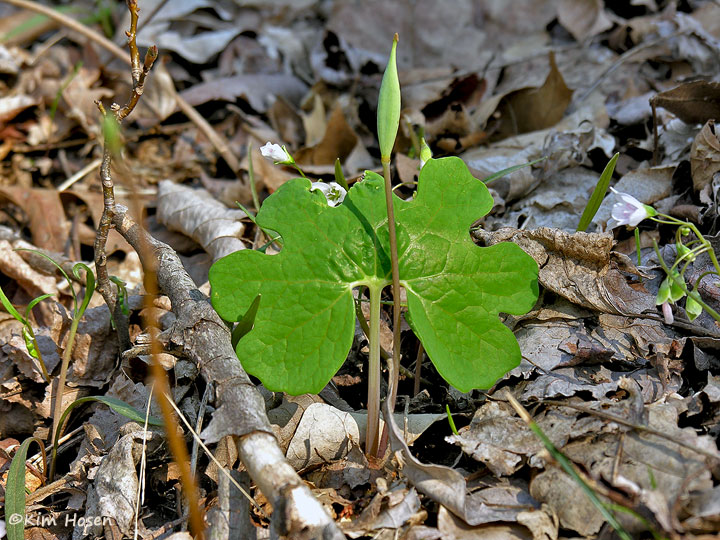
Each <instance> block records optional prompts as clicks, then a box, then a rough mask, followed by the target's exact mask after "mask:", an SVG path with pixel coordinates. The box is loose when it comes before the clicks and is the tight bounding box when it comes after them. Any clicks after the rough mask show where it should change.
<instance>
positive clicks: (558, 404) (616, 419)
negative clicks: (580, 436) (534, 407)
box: [540, 399, 720, 461]
mask: <svg viewBox="0 0 720 540" xmlns="http://www.w3.org/2000/svg"><path fill="white" fill-rule="evenodd" d="M540 403H544V404H545V405H554V406H556V407H568V408H570V409H575V410H576V411H580V412H584V413H587V414H593V415H595V416H599V417H600V418H605V419H606V420H610V421H612V422H615V423H617V424H620V425H623V426H626V427H629V428H632V429H634V430H637V431H644V432H645V433H648V434H649V435H655V436H656V437H660V438H662V439H665V440H666V441H670V442H672V443H675V444H677V445H678V446H682V447H683V448H687V449H688V450H692V451H693V452H696V453H698V454H701V455H703V456H705V457H709V458H710V459H714V460H715V461H720V456H718V455H717V454H713V453H712V452H708V451H707V450H705V449H703V448H698V447H697V446H693V445H692V444H689V443H686V442H685V441H681V440H680V439H678V438H677V437H673V436H672V435H668V434H667V433H663V432H662V431H658V430H657V429H653V428H651V427H649V426H644V425H642V424H635V423H634V422H630V421H629V420H626V419H624V418H623V417H621V416H617V415H614V414H612V413H608V412H605V411H598V410H596V409H592V408H590V407H585V406H583V405H575V404H574V403H564V402H562V401H554V400H551V399H544V400H542V401H540Z"/></svg>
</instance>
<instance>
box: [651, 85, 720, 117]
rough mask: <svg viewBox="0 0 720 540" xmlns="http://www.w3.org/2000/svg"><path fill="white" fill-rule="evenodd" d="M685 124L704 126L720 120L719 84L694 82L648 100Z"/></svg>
mask: <svg viewBox="0 0 720 540" xmlns="http://www.w3.org/2000/svg"><path fill="white" fill-rule="evenodd" d="M650 102H651V103H654V104H655V106H657V107H662V108H663V109H667V110H668V111H670V112H671V113H673V114H674V115H675V116H677V117H678V118H680V120H682V121H683V122H685V123H686V124H704V123H705V122H707V121H708V120H710V119H718V118H720V83H718V82H707V81H694V82H689V83H684V84H681V85H680V86H677V87H675V88H673V89H672V90H667V91H665V92H660V93H659V94H658V95H657V96H655V97H654V98H652V99H651V100H650Z"/></svg>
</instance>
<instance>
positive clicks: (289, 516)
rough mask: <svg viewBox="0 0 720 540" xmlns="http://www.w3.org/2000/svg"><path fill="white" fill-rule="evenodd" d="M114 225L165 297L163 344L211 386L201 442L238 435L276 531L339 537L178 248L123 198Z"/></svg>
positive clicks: (306, 536) (242, 454) (338, 532)
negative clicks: (168, 315)
mask: <svg viewBox="0 0 720 540" xmlns="http://www.w3.org/2000/svg"><path fill="white" fill-rule="evenodd" d="M113 224H114V225H115V229H116V230H117V231H118V232H119V233H120V234H121V235H122V236H123V238H125V240H127V242H128V243H129V244H130V245H131V246H132V247H133V248H134V249H135V250H136V251H138V255H139V256H140V261H141V263H142V266H143V268H145V269H153V271H154V272H155V273H156V275H157V278H158V285H159V287H160V290H161V291H162V292H163V293H165V294H167V295H168V297H169V298H170V302H171V304H172V307H173V312H174V313H175V315H176V316H177V321H176V323H175V325H174V326H173V328H172V330H171V333H170V335H169V345H168V346H169V347H173V348H176V349H177V352H178V353H180V354H182V355H183V356H185V357H186V358H188V359H190V360H192V361H193V362H195V364H196V365H197V366H198V368H199V369H200V373H201V375H202V376H203V378H204V379H205V380H206V381H207V382H212V383H213V384H214V385H215V388H216V399H215V402H216V406H217V410H216V411H215V413H214V414H213V418H212V421H211V422H210V424H209V425H208V426H207V427H206V428H205V430H204V431H203V433H202V436H203V439H204V440H205V442H206V443H208V444H210V443H213V442H217V441H219V440H220V439H222V438H223V437H224V436H226V435H233V436H235V437H236V443H237V447H238V450H239V452H240V458H241V459H242V462H243V463H244V464H245V466H246V467H247V469H248V472H249V473H250V476H251V477H252V479H253V480H254V481H255V483H256V484H257V485H258V487H259V488H260V490H261V491H262V492H263V494H264V495H265V497H266V498H267V499H268V500H269V501H270V502H271V503H272V505H273V508H274V509H275V510H274V512H273V526H274V527H275V528H276V529H277V530H278V531H280V532H281V534H284V535H285V536H288V537H289V538H330V539H340V538H344V536H343V534H342V533H341V532H340V531H339V530H338V528H337V526H336V525H335V522H334V521H333V520H332V519H331V518H330V516H329V515H328V514H327V513H326V512H325V511H324V509H323V508H322V505H320V503H318V502H317V500H315V499H314V497H313V496H312V494H311V493H310V490H309V489H308V488H307V486H306V485H305V483H304V482H303V480H302V479H301V478H300V477H299V476H298V475H297V473H296V472H295V470H294V469H293V468H292V467H291V466H290V464H289V463H288V462H287V460H286V459H285V456H284V455H283V453H282V451H281V450H280V447H279V446H278V444H277V440H276V439H275V436H274V435H273V432H272V428H271V427H270V423H269V421H268V419H267V416H266V414H265V403H264V401H263V399H262V397H261V396H260V394H259V393H258V391H257V389H256V388H255V386H254V385H253V383H252V382H251V381H250V379H249V377H248V376H247V374H246V373H245V371H244V370H243V369H242V366H241V364H240V362H238V360H237V356H236V355H235V351H234V350H233V347H232V344H231V341H230V330H229V329H228V328H227V326H226V325H225V324H224V323H223V321H222V320H221V319H220V317H219V316H218V314H217V313H216V312H215V311H214V310H213V309H212V307H211V306H210V303H209V302H208V299H207V297H206V296H205V295H204V294H203V293H202V292H200V291H199V290H198V289H197V288H196V286H195V283H194V282H193V281H192V279H191V278H190V276H189V275H188V274H187V272H186V271H185V269H184V268H183V265H182V262H181V261H180V259H179V257H178V256H177V253H175V251H174V250H173V249H172V248H171V247H170V246H168V245H166V244H164V243H162V242H159V241H158V240H156V239H154V238H153V237H152V236H150V235H149V234H148V233H147V232H146V231H145V230H144V229H143V228H141V227H140V226H139V225H137V224H136V223H135V222H134V221H133V220H132V219H131V218H130V217H129V216H128V215H127V208H125V207H124V206H122V205H117V206H116V207H115V212H114V213H113ZM143 246H147V248H144V247H143ZM146 271H147V270H146Z"/></svg>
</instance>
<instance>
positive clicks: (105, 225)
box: [95, 0, 158, 350]
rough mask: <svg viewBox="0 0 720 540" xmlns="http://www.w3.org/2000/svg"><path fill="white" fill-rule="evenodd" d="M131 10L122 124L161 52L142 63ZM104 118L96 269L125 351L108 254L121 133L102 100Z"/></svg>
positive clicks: (116, 109) (132, 5)
mask: <svg viewBox="0 0 720 540" xmlns="http://www.w3.org/2000/svg"><path fill="white" fill-rule="evenodd" d="M127 4H128V9H129V10H130V30H129V31H127V32H125V34H126V35H127V37H128V47H129V49H130V67H131V73H132V92H131V94H130V99H129V100H128V102H127V104H126V105H125V106H124V107H122V108H120V106H119V105H117V104H114V103H113V105H112V107H111V109H112V111H113V113H114V116H115V121H116V122H117V124H118V125H119V124H120V123H121V122H122V121H123V119H125V118H126V117H127V116H128V115H129V114H130V113H131V112H132V111H133V110H134V109H135V107H136V106H137V104H138V101H139V100H140V96H142V94H143V91H144V89H145V79H146V77H147V74H148V73H149V72H150V69H151V68H152V65H153V63H154V62H155V59H156V58H157V55H158V50H157V47H156V46H154V45H153V46H152V47H150V48H149V49H148V50H147V52H146V53H145V60H144V62H143V63H142V65H141V64H140V51H139V50H138V48H137V42H136V36H137V22H138V6H137V1H136V0H128V1H127ZM97 106H98V108H99V109H100V112H101V113H102V115H103V117H104V122H103V133H104V138H105V142H104V145H103V158H102V163H101V165H100V180H101V181H102V190H103V203H104V206H103V213H102V216H101V217H100V224H99V225H98V230H97V236H96V237H95V272H96V275H97V290H98V292H99V293H100V294H101V295H102V296H103V298H104V299H105V303H106V304H107V306H108V309H109V310H110V313H111V314H112V316H113V320H114V321H115V324H116V326H117V329H118V337H119V340H120V346H121V349H122V350H125V349H127V348H128V347H129V346H130V338H129V334H128V329H127V320H126V317H125V315H124V314H123V313H122V310H121V309H120V308H119V306H118V305H117V292H116V288H115V286H114V285H113V284H112V282H111V281H110V276H109V275H108V271H107V254H106V253H105V246H106V244H107V238H108V234H109V232H110V228H111V224H112V213H113V210H114V208H115V189H114V185H113V180H112V176H111V175H110V163H111V161H112V158H113V148H114V147H116V146H117V145H116V144H114V143H115V141H114V140H113V138H116V137H117V136H118V135H117V133H111V132H110V130H111V129H112V128H111V126H112V124H109V123H108V122H109V120H110V119H109V118H108V113H107V112H106V111H105V107H103V105H102V104H101V103H100V102H97Z"/></svg>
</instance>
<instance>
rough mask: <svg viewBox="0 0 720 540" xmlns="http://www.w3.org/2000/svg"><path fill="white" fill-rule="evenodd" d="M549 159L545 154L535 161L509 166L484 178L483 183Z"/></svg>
mask: <svg viewBox="0 0 720 540" xmlns="http://www.w3.org/2000/svg"><path fill="white" fill-rule="evenodd" d="M546 159H547V156H543V157H541V158H538V159H535V160H533V161H528V162H527V163H521V164H520V165H513V166H512V167H508V168H507V169H503V170H501V171H498V172H496V173H493V174H491V175H490V176H488V177H487V178H483V180H482V181H483V183H484V184H485V185H487V184H489V183H490V182H494V181H495V180H497V179H498V178H502V177H503V176H505V175H507V174H510V173H513V172H515V171H517V170H519V169H524V168H525V167H530V166H532V165H535V164H536V163H540V162H541V161H544V160H546Z"/></svg>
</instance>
